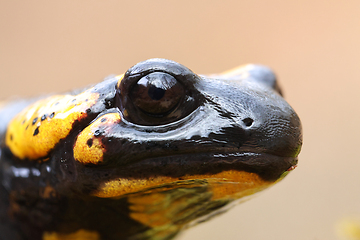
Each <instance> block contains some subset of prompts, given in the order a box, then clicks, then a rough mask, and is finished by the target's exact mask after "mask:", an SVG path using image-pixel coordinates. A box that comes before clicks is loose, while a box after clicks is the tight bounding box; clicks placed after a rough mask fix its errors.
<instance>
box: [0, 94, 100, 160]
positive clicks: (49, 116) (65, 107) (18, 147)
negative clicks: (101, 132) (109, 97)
mask: <svg viewBox="0 0 360 240" xmlns="http://www.w3.org/2000/svg"><path fill="white" fill-rule="evenodd" d="M98 96H99V94H98V93H91V92H89V91H86V92H83V93H80V94H79V95H76V96H72V95H56V96H52V97H49V98H46V99H42V100H39V101H37V102H36V103H34V104H32V105H30V106H29V107H27V108H25V109H24V110H23V111H21V112H20V113H19V114H18V115H16V116H15V117H14V118H13V120H12V121H11V122H10V123H9V126H8V130H7V132H6V138H5V143H6V145H7V146H8V147H9V148H10V150H11V152H12V153H13V154H14V155H15V156H16V157H18V158H20V159H29V160H36V159H39V158H43V157H46V156H47V155H48V154H49V152H50V151H51V150H52V149H53V148H54V146H55V145H56V144H57V143H58V142H59V140H60V139H63V138H65V137H66V136H68V134H69V132H70V131H71V129H72V125H73V123H74V122H75V121H76V120H80V119H82V118H83V117H85V116H86V110H87V109H88V108H89V107H91V106H92V105H94V104H95V103H96V101H97V99H98Z"/></svg>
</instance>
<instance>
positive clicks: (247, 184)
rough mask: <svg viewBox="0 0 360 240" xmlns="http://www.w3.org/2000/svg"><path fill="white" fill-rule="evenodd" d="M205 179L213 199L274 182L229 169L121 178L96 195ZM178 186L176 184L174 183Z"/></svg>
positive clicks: (103, 195)
mask: <svg viewBox="0 0 360 240" xmlns="http://www.w3.org/2000/svg"><path fill="white" fill-rule="evenodd" d="M199 179H202V180H205V181H206V182H207V183H208V184H209V186H210V187H211V189H212V194H213V197H212V198H213V199H220V198H224V197H226V198H234V199H237V198H240V197H243V196H245V195H250V194H253V193H255V192H258V191H260V190H262V189H264V188H266V187H268V186H270V185H271V184H273V182H268V181H264V180H262V179H261V178H260V177H259V176H258V175H257V174H255V173H248V172H245V171H236V170H229V171H223V172H220V173H216V174H208V175H200V174H199V175H192V176H190V175H188V176H183V177H181V179H180V178H176V177H167V176H156V177H152V178H147V179H126V178H119V179H116V180H111V181H109V182H106V183H104V184H103V186H102V187H101V188H100V189H99V190H98V191H96V192H95V193H94V196H97V197H102V198H108V197H119V196H122V195H125V194H129V193H136V192H140V191H144V190H147V189H150V188H153V187H159V186H162V185H166V184H170V183H178V184H180V185H181V184H182V183H183V181H186V180H199ZM173 186H174V187H176V184H173Z"/></svg>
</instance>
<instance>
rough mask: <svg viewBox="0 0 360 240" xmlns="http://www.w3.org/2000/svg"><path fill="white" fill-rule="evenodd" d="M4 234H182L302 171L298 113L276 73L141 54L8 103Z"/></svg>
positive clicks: (1, 207)
mask: <svg viewBox="0 0 360 240" xmlns="http://www.w3.org/2000/svg"><path fill="white" fill-rule="evenodd" d="M0 137H1V138H0V144H1V150H0V180H1V184H0V239H1V240H9V239H11V240H25V239H32V240H58V239H93V240H100V239H106V240H107V239H109V240H115V239H172V238H173V237H174V236H176V235H177V234H178V233H179V232H180V231H181V230H183V229H185V228H187V227H189V226H193V225H196V224H197V223H199V222H202V221H205V220H207V219H210V218H211V217H212V216H215V215H217V214H219V213H221V212H224V211H225V210H227V209H228V208H227V207H226V206H231V205H233V204H230V203H235V202H238V201H241V200H242V199H245V197H247V196H249V195H252V194H254V193H256V192H259V191H261V190H263V189H265V188H267V187H269V186H272V185H273V184H275V183H276V182H278V181H279V180H281V179H283V178H284V177H285V176H286V175H287V174H288V173H289V172H290V171H291V170H293V169H294V168H295V167H296V165H297V161H298V154H299V152H300V149H301V145H302V130H301V123H300V119H299V117H298V115H297V114H296V113H295V111H294V110H293V109H292V108H291V107H290V105H289V104H288V103H287V102H286V101H285V100H284V98H283V97H282V93H281V90H280V87H279V84H278V82H277V80H276V77H275V74H274V73H273V72H272V71H271V70H270V69H269V68H267V67H265V66H261V65H253V64H249V65H244V66H241V67H238V68H235V69H232V70H230V71H228V72H224V73H222V74H213V75H197V74H195V73H194V72H192V71H191V70H190V69H188V68H187V67H185V66H183V65H181V64H179V63H176V62H174V61H170V60H166V59H150V60H146V61H143V62H140V63H138V64H136V65H134V66H133V67H131V68H130V69H128V70H127V71H126V73H125V74H122V75H117V76H110V77H108V78H106V79H105V80H104V81H102V82H100V83H98V84H96V85H94V86H92V87H90V88H89V89H86V90H84V91H76V92H73V93H69V94H58V95H53V96H47V97H41V98H39V99H36V100H29V101H15V102H10V103H7V104H5V105H3V106H2V108H1V109H0Z"/></svg>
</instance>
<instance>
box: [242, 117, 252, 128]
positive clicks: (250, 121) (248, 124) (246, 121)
mask: <svg viewBox="0 0 360 240" xmlns="http://www.w3.org/2000/svg"><path fill="white" fill-rule="evenodd" d="M242 121H243V122H244V123H245V126H247V127H250V126H251V125H252V124H253V122H254V120H253V119H251V118H245V119H243V120H242Z"/></svg>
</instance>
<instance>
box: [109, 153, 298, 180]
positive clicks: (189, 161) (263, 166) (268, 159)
mask: <svg viewBox="0 0 360 240" xmlns="http://www.w3.org/2000/svg"><path fill="white" fill-rule="evenodd" d="M296 164H297V157H295V158H294V157H280V156H276V155H273V154H267V153H255V152H232V153H211V152H210V153H187V154H179V155H168V156H159V157H152V158H146V159H143V160H139V161H137V162H136V163H132V164H128V165H126V166H122V168H121V169H118V170H117V171H116V172H117V173H116V175H121V176H123V177H128V178H147V177H153V176H159V175H160V176H172V177H182V176H186V175H196V174H204V175H205V174H216V173H219V172H222V171H227V170H236V171H245V172H251V173H255V174H258V175H259V176H260V177H261V178H263V179H264V180H268V181H275V180H277V179H278V178H279V177H280V176H281V175H282V174H283V173H284V172H286V171H291V170H293V169H295V167H296Z"/></svg>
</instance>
